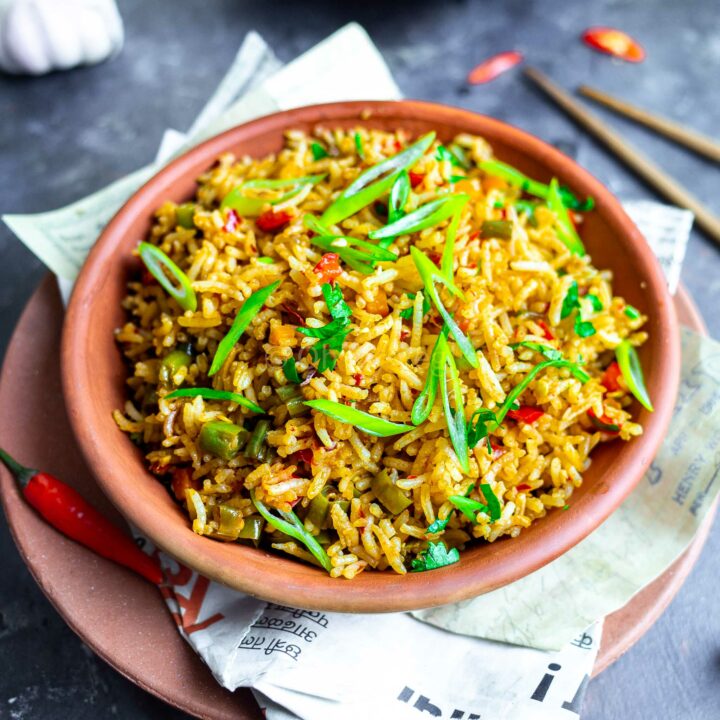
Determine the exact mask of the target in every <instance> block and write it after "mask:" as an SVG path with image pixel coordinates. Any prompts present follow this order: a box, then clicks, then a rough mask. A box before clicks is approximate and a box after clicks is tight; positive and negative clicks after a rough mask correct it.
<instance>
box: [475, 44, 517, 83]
mask: <svg viewBox="0 0 720 720" xmlns="http://www.w3.org/2000/svg"><path fill="white" fill-rule="evenodd" d="M522 61H523V55H522V53H519V52H517V51H515V50H510V51H508V52H502V53H499V54H498V55H493V56H492V57H490V58H488V59H487V60H484V61H483V62H481V63H480V64H479V65H476V66H475V67H474V68H473V69H472V70H471V71H470V73H469V74H468V76H467V81H468V82H469V83H470V85H482V84H483V83H488V82H490V81H491V80H494V79H495V78H496V77H497V76H498V75H502V74H503V73H504V72H507V71H508V70H510V68H514V67H515V66H516V65H518V64H519V63H521V62H522Z"/></svg>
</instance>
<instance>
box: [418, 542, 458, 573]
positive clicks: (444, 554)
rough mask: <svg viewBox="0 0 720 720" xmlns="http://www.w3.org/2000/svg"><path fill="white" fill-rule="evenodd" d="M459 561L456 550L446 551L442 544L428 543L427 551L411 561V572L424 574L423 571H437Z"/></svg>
mask: <svg viewBox="0 0 720 720" xmlns="http://www.w3.org/2000/svg"><path fill="white" fill-rule="evenodd" d="M459 561H460V553H459V552H458V549H457V548H452V549H451V550H448V549H447V546H446V545H445V543H444V542H437V543H433V542H431V543H428V546H427V550H423V552H421V553H420V554H419V555H418V556H417V557H416V558H415V559H414V560H413V561H412V571H413V572H424V571H425V570H437V569H438V568H441V567H445V566H446V565H452V564H453V563H456V562H459Z"/></svg>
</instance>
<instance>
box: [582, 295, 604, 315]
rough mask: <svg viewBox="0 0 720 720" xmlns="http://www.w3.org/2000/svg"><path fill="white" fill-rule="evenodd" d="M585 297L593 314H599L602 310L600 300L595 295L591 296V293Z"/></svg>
mask: <svg viewBox="0 0 720 720" xmlns="http://www.w3.org/2000/svg"><path fill="white" fill-rule="evenodd" d="M585 297H587V299H588V300H589V301H590V304H591V305H592V309H593V310H594V311H595V312H600V311H601V310H602V309H603V307H604V306H603V304H602V302H601V300H600V298H599V297H598V296H597V295H593V294H592V293H588V294H587V295H586V296H585Z"/></svg>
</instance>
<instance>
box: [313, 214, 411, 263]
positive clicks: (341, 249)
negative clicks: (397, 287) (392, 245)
mask: <svg viewBox="0 0 720 720" xmlns="http://www.w3.org/2000/svg"><path fill="white" fill-rule="evenodd" d="M303 224H304V225H305V227H306V228H308V230H312V232H314V233H316V234H315V235H314V236H313V237H310V238H309V240H310V242H311V243H312V244H313V245H316V246H317V247H319V248H320V249H321V250H326V251H327V252H334V253H337V254H338V255H339V256H340V258H341V259H342V260H343V261H344V262H345V263H347V264H348V265H349V266H350V267H351V268H353V270H357V271H358V272H362V273H365V274H366V275H369V274H370V273H372V272H373V270H374V267H375V263H376V262H394V261H395V260H397V257H398V256H397V255H396V254H395V253H394V252H391V251H390V250H388V249H386V248H382V247H379V246H378V245H375V244H374V243H369V242H367V241H366V240H361V239H360V238H355V237H350V236H347V235H337V234H334V233H332V232H331V231H330V230H329V229H328V228H326V227H325V226H323V225H322V224H321V222H320V221H319V220H318V219H317V218H316V217H315V216H314V215H310V214H309V213H307V214H306V215H305V216H304V217H303Z"/></svg>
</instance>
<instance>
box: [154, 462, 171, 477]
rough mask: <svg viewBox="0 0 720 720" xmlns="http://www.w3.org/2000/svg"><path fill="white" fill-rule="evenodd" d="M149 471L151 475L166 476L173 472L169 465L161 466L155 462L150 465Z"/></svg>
mask: <svg viewBox="0 0 720 720" xmlns="http://www.w3.org/2000/svg"><path fill="white" fill-rule="evenodd" d="M149 469H150V472H151V473H152V474H153V475H167V474H168V473H171V472H172V471H173V468H172V467H170V465H163V464H162V463H157V462H154V463H150V468H149Z"/></svg>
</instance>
